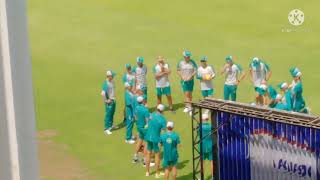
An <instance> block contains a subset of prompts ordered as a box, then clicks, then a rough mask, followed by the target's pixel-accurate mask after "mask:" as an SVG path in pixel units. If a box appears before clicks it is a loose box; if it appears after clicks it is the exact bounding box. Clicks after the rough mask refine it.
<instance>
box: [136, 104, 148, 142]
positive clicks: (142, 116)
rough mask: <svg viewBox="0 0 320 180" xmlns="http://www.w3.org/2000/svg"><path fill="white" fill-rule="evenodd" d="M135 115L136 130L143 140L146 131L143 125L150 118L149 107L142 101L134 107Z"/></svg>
mask: <svg viewBox="0 0 320 180" xmlns="http://www.w3.org/2000/svg"><path fill="white" fill-rule="evenodd" d="M135 115H136V117H137V130H138V133H139V138H140V139H142V140H144V139H145V135H146V132H147V129H146V128H145V127H146V124H147V121H148V120H149V118H150V112H149V109H148V108H147V107H146V106H145V105H144V104H143V103H139V104H138V106H137V107H136V110H135Z"/></svg>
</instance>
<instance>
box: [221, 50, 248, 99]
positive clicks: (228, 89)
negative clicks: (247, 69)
mask: <svg viewBox="0 0 320 180" xmlns="http://www.w3.org/2000/svg"><path fill="white" fill-rule="evenodd" d="M223 74H225V76H226V77H225V83H224V100H229V98H230V97H231V100H232V101H236V100H237V89H238V85H239V83H240V81H242V80H243V79H244V78H245V76H246V74H245V73H244V72H243V70H242V67H241V66H240V65H238V64H235V63H234V62H233V57H232V56H227V57H226V64H225V65H224V67H223V69H222V71H221V75H223Z"/></svg>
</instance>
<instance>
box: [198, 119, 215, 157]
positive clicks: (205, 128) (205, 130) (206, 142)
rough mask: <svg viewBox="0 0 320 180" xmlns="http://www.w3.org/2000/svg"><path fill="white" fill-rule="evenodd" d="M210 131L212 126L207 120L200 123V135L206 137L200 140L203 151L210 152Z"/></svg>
mask: <svg viewBox="0 0 320 180" xmlns="http://www.w3.org/2000/svg"><path fill="white" fill-rule="evenodd" d="M199 131H200V129H199ZM211 131H212V128H211V124H210V123H209V122H204V123H202V137H206V138H205V139H203V140H202V149H203V152H204V153H210V152H212V135H209V134H211ZM208 135H209V136H208Z"/></svg>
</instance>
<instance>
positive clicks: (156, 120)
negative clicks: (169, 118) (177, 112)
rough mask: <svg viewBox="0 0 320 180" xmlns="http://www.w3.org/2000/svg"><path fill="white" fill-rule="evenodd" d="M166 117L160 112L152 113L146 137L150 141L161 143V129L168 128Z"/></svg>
mask: <svg viewBox="0 0 320 180" xmlns="http://www.w3.org/2000/svg"><path fill="white" fill-rule="evenodd" d="M166 124H167V122H166V119H165V117H164V116H163V115H161V114H159V113H153V114H151V118H150V120H149V121H148V130H147V133H146V137H145V139H146V140H147V141H150V142H154V143H159V141H160V134H161V130H164V129H165V128H166Z"/></svg>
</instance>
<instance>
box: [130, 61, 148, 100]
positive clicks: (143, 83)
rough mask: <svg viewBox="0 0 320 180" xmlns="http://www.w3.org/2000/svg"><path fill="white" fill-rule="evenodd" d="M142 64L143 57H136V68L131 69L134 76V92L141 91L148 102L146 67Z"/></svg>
mask: <svg viewBox="0 0 320 180" xmlns="http://www.w3.org/2000/svg"><path fill="white" fill-rule="evenodd" d="M143 63H144V58H143V57H137V66H135V67H133V73H134V74H135V76H136V77H135V80H136V83H135V85H136V87H135V89H136V90H141V91H142V92H143V94H144V96H145V97H144V98H145V101H147V100H148V88H147V72H148V70H147V66H146V65H145V64H143Z"/></svg>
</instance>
